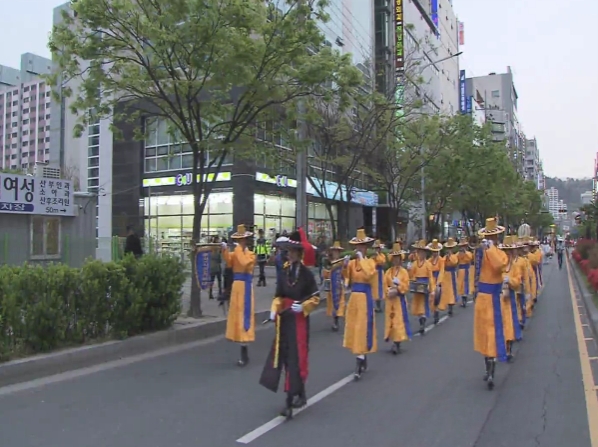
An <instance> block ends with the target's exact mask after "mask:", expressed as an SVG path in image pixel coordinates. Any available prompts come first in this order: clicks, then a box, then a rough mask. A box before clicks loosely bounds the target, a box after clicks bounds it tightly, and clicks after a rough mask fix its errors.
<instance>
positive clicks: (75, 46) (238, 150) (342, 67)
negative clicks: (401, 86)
mask: <svg viewBox="0 0 598 447" xmlns="http://www.w3.org/2000/svg"><path fill="white" fill-rule="evenodd" d="M327 4H328V2H327V1H326V0H318V1H315V0H279V1H278V2H276V1H265V2H257V1H246V0H202V1H198V0H171V1H168V2H166V3H164V2H157V1H155V0H78V1H77V2H74V1H73V2H72V3H71V11H68V12H66V11H65V12H64V13H63V21H62V23H61V24H59V25H57V26H55V27H54V29H53V31H52V34H51V38H50V45H49V46H50V49H51V51H52V54H53V57H54V59H55V60H56V62H57V65H58V67H59V69H58V71H57V73H56V74H55V75H54V76H52V77H51V78H50V81H51V82H52V83H53V84H54V85H55V86H62V88H60V89H57V92H58V93H61V94H62V95H64V96H65V97H67V98H69V101H70V109H71V111H72V112H73V113H76V114H78V118H79V121H78V123H77V125H76V127H75V129H74V133H75V135H81V134H82V133H83V129H84V128H85V127H86V125H87V123H88V122H89V120H90V119H110V120H112V123H113V124H115V123H118V122H122V121H124V122H128V123H132V124H134V126H135V129H136V134H135V138H137V139H139V140H143V138H144V133H145V130H146V126H145V118H146V117H148V116H151V117H153V118H156V119H159V120H163V121H164V122H166V124H167V126H168V130H169V133H170V134H171V139H174V140H177V142H180V143H183V144H184V145H186V146H187V147H188V151H189V152H190V153H191V154H192V158H193V162H192V166H191V171H192V178H193V195H194V206H195V208H194V219H193V233H192V237H193V241H198V240H199V235H200V228H201V219H202V214H203V212H204V209H205V206H206V203H207V200H208V197H209V195H210V192H211V191H212V187H213V183H211V182H210V181H209V179H208V176H207V174H208V173H218V172H219V171H220V169H221V166H222V164H223V162H224V160H225V159H226V158H227V157H231V156H233V157H237V158H242V157H248V156H254V155H255V152H256V151H260V150H267V148H266V147H265V146H263V145H259V146H256V145H255V131H256V129H255V124H256V123H257V122H260V121H266V120H267V119H269V118H271V117H273V116H275V115H280V114H281V113H282V111H283V110H284V109H285V106H286V105H287V104H289V103H293V102H294V100H296V99H299V98H310V97H323V96H326V95H330V94H331V91H333V90H334V88H335V87H334V86H335V85H336V80H337V78H338V76H339V73H346V72H347V71H350V70H352V69H353V68H352V65H351V60H350V56H349V55H341V54H339V53H338V52H337V51H334V50H332V49H331V48H329V47H327V46H326V45H325V39H324V35H323V34H322V32H321V31H320V29H319V27H318V25H319V23H322V22H326V21H327V20H328V16H327V14H326V7H327ZM113 131H114V132H118V129H117V128H116V127H115V126H114V125H113ZM193 268H194V269H195V265H193ZM192 284H193V287H192V296H191V310H190V315H191V316H194V317H198V316H200V315H201V303H200V298H199V289H198V286H197V284H196V282H195V281H193V282H192Z"/></svg>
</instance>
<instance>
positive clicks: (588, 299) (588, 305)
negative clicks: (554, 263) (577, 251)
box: [568, 260, 598, 340]
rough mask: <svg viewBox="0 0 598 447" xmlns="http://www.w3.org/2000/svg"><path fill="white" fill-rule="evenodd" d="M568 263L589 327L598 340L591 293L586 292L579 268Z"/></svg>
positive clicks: (597, 320)
mask: <svg viewBox="0 0 598 447" xmlns="http://www.w3.org/2000/svg"><path fill="white" fill-rule="evenodd" d="M568 262H569V265H570V266H571V270H572V271H573V276H574V277H575V282H576V283H577V288H578V289H579V293H580V295H581V297H582V300H583V303H584V307H585V309H586V315H587V317H588V321H589V323H590V327H591V328H592V331H593V332H594V337H595V339H596V340H598V308H597V307H596V305H595V304H594V300H593V299H592V292H591V291H590V290H588V286H587V285H586V283H585V281H584V280H583V277H582V276H581V275H582V274H583V273H582V272H581V271H580V270H579V266H578V265H577V264H576V263H575V262H572V261H571V260H568Z"/></svg>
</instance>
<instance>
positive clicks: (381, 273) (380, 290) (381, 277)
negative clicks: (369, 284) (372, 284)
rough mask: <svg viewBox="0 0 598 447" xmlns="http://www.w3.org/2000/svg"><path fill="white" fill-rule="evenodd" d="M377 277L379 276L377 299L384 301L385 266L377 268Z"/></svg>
mask: <svg viewBox="0 0 598 447" xmlns="http://www.w3.org/2000/svg"><path fill="white" fill-rule="evenodd" d="M376 275H378V296H377V297H376V298H378V299H379V300H383V299H384V285H383V280H384V266H383V265H377V266H376Z"/></svg>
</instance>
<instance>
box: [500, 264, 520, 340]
mask: <svg viewBox="0 0 598 447" xmlns="http://www.w3.org/2000/svg"><path fill="white" fill-rule="evenodd" d="M507 256H508V255H507ZM522 275H523V272H522V271H521V264H520V263H518V262H517V261H516V260H513V261H512V262H511V263H510V265H507V267H506V269H505V271H504V273H503V279H504V278H509V290H513V291H514V292H515V294H517V293H518V292H519V291H521V277H522ZM515 303H517V297H516V296H515ZM512 304H513V303H512V301H511V295H510V293H507V294H504V295H503V296H502V299H501V309H502V324H503V331H504V333H505V341H515V340H517V339H518V338H520V337H517V336H516V334H518V333H520V331H519V321H520V318H519V317H517V321H513V307H512ZM517 307H518V306H517V304H515V312H516V313H517ZM515 324H516V325H517V326H515Z"/></svg>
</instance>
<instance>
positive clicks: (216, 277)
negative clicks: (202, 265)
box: [210, 236, 222, 300]
mask: <svg viewBox="0 0 598 447" xmlns="http://www.w3.org/2000/svg"><path fill="white" fill-rule="evenodd" d="M211 242H212V243H213V244H218V243H220V238H219V237H218V236H214V237H213V238H212V241H211ZM210 278H211V280H210V299H211V300H213V299H214V294H213V292H212V289H213V287H214V281H217V282H218V297H220V296H221V295H222V250H221V249H220V247H217V248H216V249H214V250H212V253H211V257H210Z"/></svg>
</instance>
